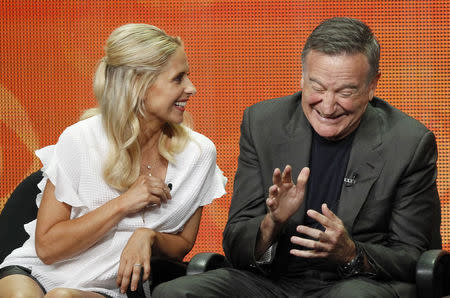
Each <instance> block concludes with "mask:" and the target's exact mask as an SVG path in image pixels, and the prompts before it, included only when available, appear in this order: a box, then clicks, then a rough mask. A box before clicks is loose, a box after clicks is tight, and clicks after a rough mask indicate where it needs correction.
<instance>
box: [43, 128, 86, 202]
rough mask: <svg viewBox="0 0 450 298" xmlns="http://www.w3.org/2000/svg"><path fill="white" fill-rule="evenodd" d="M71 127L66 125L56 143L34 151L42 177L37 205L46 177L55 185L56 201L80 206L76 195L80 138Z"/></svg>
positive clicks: (78, 176)
mask: <svg viewBox="0 0 450 298" xmlns="http://www.w3.org/2000/svg"><path fill="white" fill-rule="evenodd" d="M78 135H79V134H77V131H76V130H75V129H73V127H68V128H67V129H66V130H65V131H64V132H63V133H62V134H61V136H60V137H59V140H58V142H57V143H56V145H51V146H47V147H44V148H42V149H39V150H37V151H36V152H35V153H36V155H37V156H38V157H39V159H40V160H41V162H42V164H43V168H42V171H43V173H44V178H43V179H42V181H41V182H40V183H39V184H38V187H39V189H40V190H41V193H40V194H39V195H38V196H37V198H36V203H37V205H38V206H39V205H40V202H41V200H42V192H43V191H44V188H45V185H46V184H47V181H48V179H50V181H51V182H52V183H53V185H54V186H55V197H56V199H57V200H58V201H60V202H64V203H67V204H69V205H71V206H73V207H81V206H82V205H83V203H82V201H81V200H80V199H79V196H78V191H77V190H78V184H79V181H80V164H81V162H82V156H81V147H80V138H79V137H78Z"/></svg>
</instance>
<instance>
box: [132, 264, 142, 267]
mask: <svg viewBox="0 0 450 298" xmlns="http://www.w3.org/2000/svg"><path fill="white" fill-rule="evenodd" d="M133 266H138V267H142V265H141V264H134V265H133Z"/></svg>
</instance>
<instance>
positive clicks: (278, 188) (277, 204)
mask: <svg viewBox="0 0 450 298" xmlns="http://www.w3.org/2000/svg"><path fill="white" fill-rule="evenodd" d="M308 177H309V168H303V169H302V170H301V172H300V174H299V175H298V177H297V185H295V184H294V183H293V182H292V168H291V166H289V165H288V166H286V167H285V168H284V171H283V174H281V171H280V169H278V168H277V169H275V170H274V171H273V176H272V181H273V185H272V186H271V187H270V188H269V197H268V198H267V200H266V205H267V209H268V213H267V214H266V216H265V217H264V219H263V221H262V222H261V226H260V228H259V233H258V238H257V241H256V247H255V257H256V259H259V258H260V257H261V256H262V255H263V254H264V253H265V252H266V250H267V249H268V248H269V247H270V246H271V245H272V243H273V241H274V239H275V238H276V236H277V234H278V232H279V231H280V230H281V227H282V226H283V224H284V223H285V222H286V221H287V220H288V219H289V218H290V217H291V216H292V215H293V214H294V213H295V212H296V211H297V210H298V208H300V205H301V204H302V203H303V198H304V195H305V189H306V182H307V181H308Z"/></svg>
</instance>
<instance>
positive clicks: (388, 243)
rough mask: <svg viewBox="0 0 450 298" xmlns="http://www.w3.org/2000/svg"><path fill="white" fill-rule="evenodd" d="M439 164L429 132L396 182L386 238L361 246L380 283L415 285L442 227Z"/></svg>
mask: <svg viewBox="0 0 450 298" xmlns="http://www.w3.org/2000/svg"><path fill="white" fill-rule="evenodd" d="M436 161H437V146H436V141H435V138H434V135H433V133H431V132H430V131H427V132H426V133H425V134H424V135H423V136H422V138H421V139H420V141H419V142H418V143H417V146H416V148H415V150H414V152H413V154H412V155H411V159H410V162H409V164H408V165H407V166H406V168H405V171H404V172H403V173H402V174H401V177H400V179H399V180H398V181H397V182H396V183H397V184H396V188H395V192H394V193H393V201H392V206H391V215H390V216H391V217H390V222H389V225H388V231H387V234H386V236H385V237H386V238H385V239H384V240H383V241H381V244H380V243H377V244H375V243H373V242H372V241H370V240H369V241H361V242H360V243H359V244H360V246H361V247H362V249H363V250H364V251H365V253H366V255H367V256H368V258H369V262H370V263H371V265H372V267H373V269H374V270H375V271H376V277H377V278H379V279H385V280H400V281H406V282H414V279H415V269H416V263H417V260H418V258H419V257H420V254H421V253H422V252H423V251H425V250H426V249H429V246H430V239H431V235H432V229H433V226H435V225H436V224H437V225H439V224H440V205H439V204H440V202H439V195H438V191H437V186H436V175H437V169H436ZM384 174H385V175H388V174H389V173H387V172H385V173H384Z"/></svg>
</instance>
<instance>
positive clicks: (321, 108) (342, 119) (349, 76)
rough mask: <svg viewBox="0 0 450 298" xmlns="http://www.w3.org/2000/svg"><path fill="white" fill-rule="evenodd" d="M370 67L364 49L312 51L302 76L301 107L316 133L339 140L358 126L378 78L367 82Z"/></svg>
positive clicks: (306, 60)
mask: <svg viewBox="0 0 450 298" xmlns="http://www.w3.org/2000/svg"><path fill="white" fill-rule="evenodd" d="M369 69H370V67H369V62H368V60H367V57H366V56H364V55H363V54H361V53H357V54H352V55H349V54H342V55H337V56H329V55H326V54H323V53H321V52H318V51H314V50H312V51H311V52H309V54H308V55H307V56H306V59H305V65H304V66H303V75H302V80H301V86H302V108H303V111H304V113H305V115H306V117H307V118H308V121H309V123H310V124H311V126H312V127H313V128H314V130H315V131H316V132H317V134H319V135H320V136H322V137H324V138H326V139H329V140H340V139H342V138H345V137H346V136H347V135H349V134H350V133H352V132H353V131H354V130H355V129H356V128H357V127H358V125H359V122H360V121H361V117H362V115H363V114H364V111H365V110H366V107H367V105H368V103H369V101H370V100H371V99H372V97H373V94H374V92H375V88H376V86H377V82H378V78H379V75H377V76H376V77H375V78H373V79H372V81H370V82H368V80H367V78H368V73H369Z"/></svg>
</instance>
